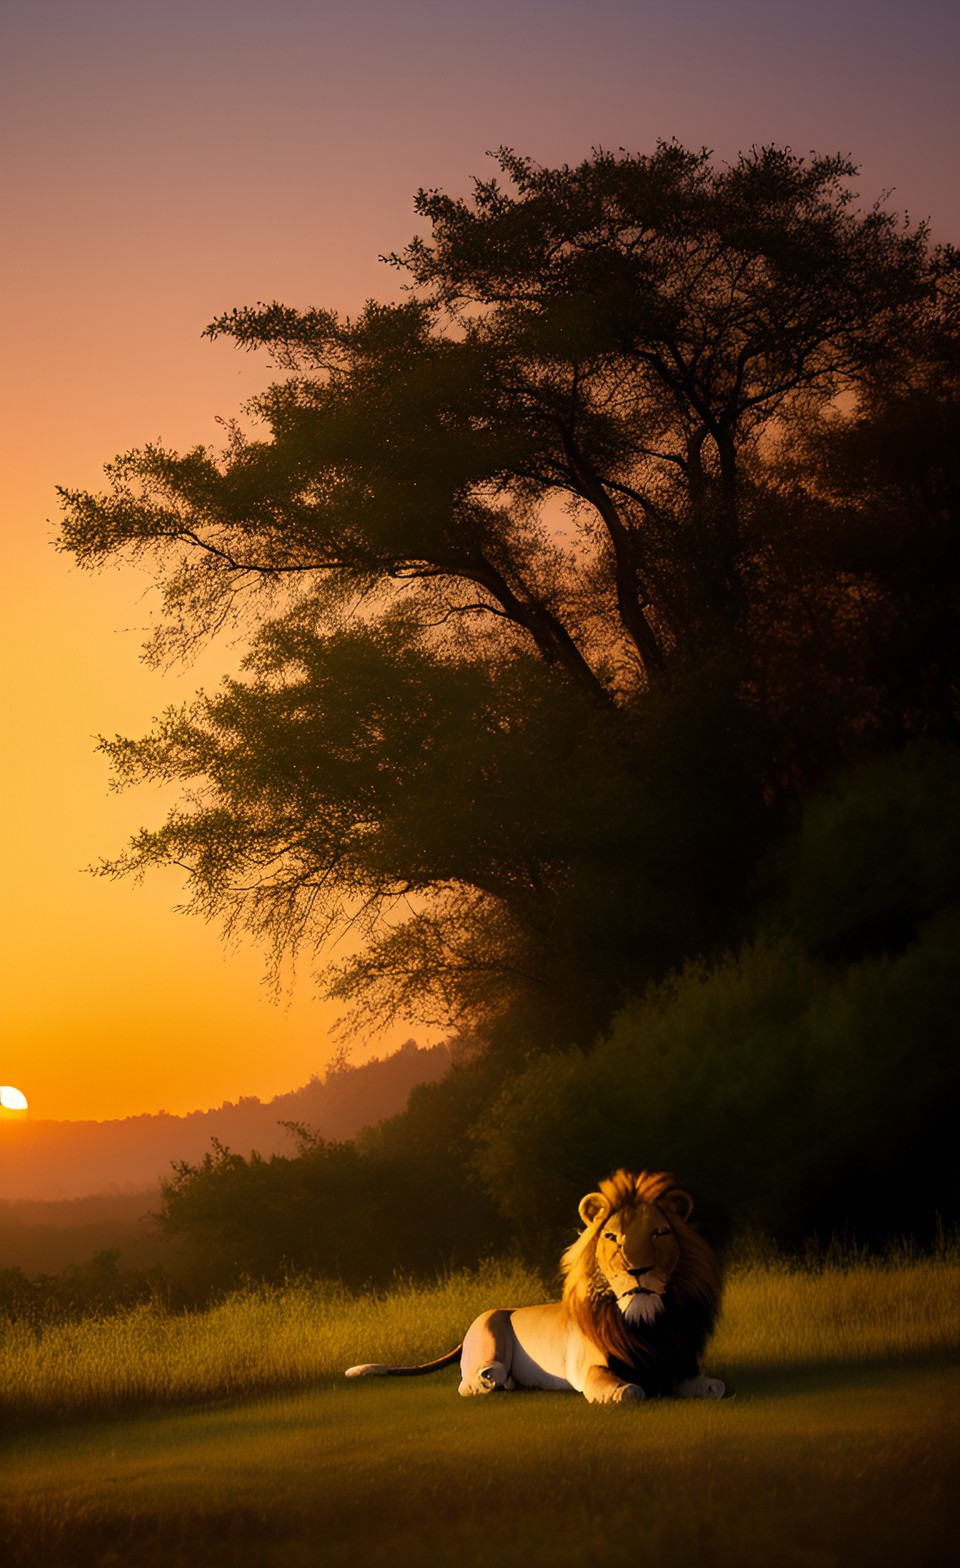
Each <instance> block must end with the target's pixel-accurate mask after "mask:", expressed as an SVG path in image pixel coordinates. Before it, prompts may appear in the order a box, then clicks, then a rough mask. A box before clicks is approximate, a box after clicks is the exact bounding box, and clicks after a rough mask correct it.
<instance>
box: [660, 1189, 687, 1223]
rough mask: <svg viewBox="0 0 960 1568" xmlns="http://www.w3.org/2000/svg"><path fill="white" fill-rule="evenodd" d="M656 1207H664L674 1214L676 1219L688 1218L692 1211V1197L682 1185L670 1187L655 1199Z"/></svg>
mask: <svg viewBox="0 0 960 1568" xmlns="http://www.w3.org/2000/svg"><path fill="white" fill-rule="evenodd" d="M657 1208H658V1209H666V1211H667V1213H668V1214H676V1216H677V1218H678V1219H681V1220H688V1219H689V1218H690V1216H691V1214H692V1213H693V1199H692V1198H691V1196H690V1194H689V1192H684V1190H683V1188H682V1187H671V1188H670V1191H669V1192H665V1193H664V1195H663V1197H662V1198H658V1199H657Z"/></svg>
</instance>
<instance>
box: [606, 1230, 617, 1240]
mask: <svg viewBox="0 0 960 1568" xmlns="http://www.w3.org/2000/svg"><path fill="white" fill-rule="evenodd" d="M603 1239H604V1241H616V1239H617V1238H616V1236H615V1235H614V1233H613V1231H612V1230H605V1231H604V1233H603Z"/></svg>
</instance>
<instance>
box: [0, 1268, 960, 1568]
mask: <svg viewBox="0 0 960 1568" xmlns="http://www.w3.org/2000/svg"><path fill="white" fill-rule="evenodd" d="M524 1283H526V1286H527V1288H528V1292H529V1291H534V1292H535V1291H536V1288H537V1282H536V1281H535V1280H531V1279H530V1278H529V1277H528V1276H522V1275H516V1276H515V1277H514V1278H513V1279H512V1280H511V1279H510V1278H509V1277H508V1278H506V1279H500V1280H499V1281H498V1280H496V1279H493V1278H491V1277H489V1276H488V1277H487V1278H484V1279H479V1280H478V1279H472V1280H467V1279H465V1278H463V1277H461V1278H459V1279H457V1280H451V1281H448V1282H447V1283H446V1284H445V1285H441V1286H439V1287H437V1289H436V1290H435V1291H426V1292H414V1291H412V1290H411V1291H407V1292H404V1291H399V1292H396V1293H393V1294H391V1296H390V1297H389V1298H385V1299H384V1300H383V1301H381V1302H379V1303H378V1304H376V1305H375V1306H374V1305H368V1304H364V1303H358V1302H356V1301H353V1302H351V1300H350V1298H348V1297H346V1296H344V1295H343V1294H342V1293H337V1292H330V1291H327V1292H323V1291H320V1292H319V1293H314V1296H313V1305H312V1309H311V1306H310V1299H311V1292H310V1290H309V1287H307V1286H305V1285H299V1286H294V1287H290V1289H289V1290H288V1291H286V1292H279V1293H271V1292H262V1293H248V1295H247V1296H245V1297H241V1298H238V1299H237V1300H235V1301H234V1302H232V1303H231V1302H227V1303H225V1304H224V1305H223V1306H222V1307H220V1308H218V1309H216V1310H215V1311H214V1312H212V1313H209V1314H204V1315H202V1316H201V1317H197V1318H187V1319H184V1318H181V1319H167V1320H163V1319H162V1318H161V1317H160V1316H159V1315H156V1321H155V1323H154V1328H153V1333H154V1338H153V1341H152V1344H153V1349H152V1351H151V1350H150V1349H149V1348H148V1349H146V1350H145V1349H144V1346H145V1345H147V1343H148V1342H147V1340H146V1339H145V1338H144V1329H143V1321H142V1313H141V1314H140V1315H137V1314H131V1315H130V1316H129V1318H128V1319H126V1320H125V1319H118V1320H116V1321H115V1322H114V1324H113V1327H112V1330H111V1333H112V1338H111V1339H110V1340H109V1343H108V1342H107V1341H105V1340H103V1339H102V1338H101V1340H100V1341H99V1354H100V1360H99V1361H97V1359H96V1356H95V1354H94V1350H95V1348H96V1345H95V1341H96V1333H95V1331H96V1330H97V1329H98V1328H99V1329H100V1330H105V1329H106V1328H107V1326H108V1325H99V1326H98V1325H90V1324H78V1325H73V1333H74V1341H73V1344H72V1347H71V1344H70V1343H69V1338H68V1336H69V1333H70V1329H69V1327H68V1326H65V1327H63V1328H62V1329H60V1330H58V1331H57V1334H58V1335H59V1337H58V1338H56V1340H55V1341H54V1340H49V1341H48V1342H47V1343H46V1346H45V1343H44V1340H45V1336H44V1334H43V1333H42V1332H41V1333H40V1334H39V1335H34V1336H33V1337H34V1345H35V1355H34V1359H33V1362H32V1363H30V1364H28V1366H27V1369H26V1372H24V1371H23V1370H21V1380H20V1383H19V1385H18V1391H17V1394H16V1397H15V1398H13V1397H12V1396H11V1394H10V1390H9V1385H6V1386H7V1390H8V1402H7V1409H6V1413H7V1417H8V1420H10V1421H15V1422H16V1423H17V1425H18V1427H19V1430H18V1431H15V1433H14V1435H13V1437H12V1438H11V1439H10V1440H9V1441H8V1443H7V1445H6V1452H5V1456H4V1472H3V1473H4V1486H3V1498H2V1503H0V1517H2V1523H3V1530H4V1537H5V1545H6V1547H7V1553H6V1557H7V1561H9V1562H10V1563H11V1564H17V1565H30V1568H34V1565H38V1568H39V1565H40V1564H43V1565H44V1568H47V1565H49V1568H59V1565H63V1568H72V1565H74V1564H76V1565H77V1568H79V1565H81V1564H83V1565H84V1568H86V1565H103V1568H108V1565H114V1568H115V1565H124V1568H126V1565H128V1564H129V1565H131V1568H134V1565H136V1568H161V1565H164V1568H166V1565H180V1564H184V1565H185V1564H187V1563H189V1564H190V1565H191V1568H197V1565H199V1568H203V1565H206V1564H210V1565H217V1564H224V1565H230V1568H233V1565H237V1568H246V1565H251V1568H252V1565H259V1564H263V1565H274V1564H278V1565H279V1564H284V1565H291V1568H299V1565H300V1564H314V1563H316V1564H347V1563H350V1564H356V1565H358V1568H364V1565H366V1564H373V1563H377V1564H380V1563H381V1562H386V1561H389V1562H390V1563H391V1564H398V1563H400V1564H406V1563H410V1564H414V1563H424V1564H431V1565H433V1564H436V1565H440V1564H448V1563H449V1564H454V1563H456V1564H462V1565H464V1568H485V1565H487V1564H489V1565H491V1568H493V1565H494V1564H500V1563H502V1564H507V1565H517V1568H520V1565H528V1564H529V1565H531V1568H539V1565H541V1564H543V1565H547V1564H553V1565H570V1568H574V1565H576V1568H579V1565H586V1564H592V1563H594V1562H599V1563H604V1562H606V1563H615V1562H619V1561H620V1560H621V1559H623V1558H625V1557H627V1556H630V1557H638V1558H640V1559H641V1560H642V1561H647V1560H648V1559H649V1558H650V1557H651V1556H652V1557H653V1558H655V1559H658V1560H661V1561H663V1560H666V1561H668V1562H669V1563H670V1564H671V1565H678V1568H680V1565H683V1568H685V1565H687V1564H690V1565H691V1568H692V1565H694V1564H697V1565H704V1568H710V1565H718V1568H719V1565H727V1564H729V1565H731V1568H733V1565H737V1568H760V1565H761V1564H762V1565H764V1568H768V1565H772V1564H784V1565H787V1568H794V1565H795V1568H819V1565H821V1564H822V1565H829V1564H834V1563H835V1564H838V1565H839V1564H841V1563H843V1564H844V1565H845V1568H846V1565H847V1564H850V1563H852V1562H855V1563H858V1564H860V1563H863V1564H869V1565H876V1568H886V1565H887V1564H889V1565H891V1568H893V1565H894V1564H897V1565H900V1564H902V1563H904V1562H909V1563H916V1564H927V1563H930V1564H933V1563H938V1564H939V1563H941V1562H942V1561H943V1560H944V1559H948V1558H949V1557H950V1556H952V1550H953V1542H954V1538H955V1535H956V1524H955V1518H954V1515H955V1512H956V1504H955V1496H956V1487H957V1481H958V1479H960V1477H958V1475H957V1458H958V1450H960V1442H958V1431H960V1428H958V1416H957V1412H958V1409H960V1363H958V1346H960V1269H958V1268H957V1267H956V1266H946V1265H935V1264H927V1265H922V1264H914V1265H912V1266H909V1267H902V1268H899V1269H885V1270H881V1269H867V1268H853V1269H848V1270H843V1271H827V1272H821V1273H818V1274H812V1275H808V1274H803V1273H799V1274H798V1273H787V1272H777V1271H770V1270H763V1269H753V1270H746V1271H743V1272H741V1273H740V1274H738V1275H735V1276H734V1278H733V1280H732V1281H731V1284H730V1287H729V1292H728V1298H727V1305H726V1311H725V1316H724V1320H723V1323H722V1325H721V1329H720V1331H719V1333H718V1335H717V1337H716V1339H715V1341H714V1344H713V1346H712V1347H711V1349H710V1352H709V1355H708V1367H709V1370H711V1371H715V1372H718V1373H719V1374H720V1375H722V1376H726V1377H727V1378H728V1380H729V1381H730V1382H731V1383H733V1384H734V1386H735V1387H736V1389H737V1398H736V1399H735V1400H733V1401H724V1402H723V1403H721V1404H713V1403H704V1404H699V1403H696V1404H684V1403H674V1402H672V1401H661V1402H652V1403H649V1404H647V1405H641V1406H633V1407H616V1406H615V1407H591V1406H588V1405H587V1404H586V1402H585V1401H584V1400H582V1399H580V1398H579V1397H577V1396H575V1395H563V1394H556V1395H551V1394H517V1395H505V1396H498V1397H495V1398H490V1399H486V1400H461V1399H459V1398H458V1397H457V1394H456V1383H457V1375H456V1372H455V1370H452V1369H451V1370H450V1371H447V1372H443V1373H439V1374H437V1375H435V1376H434V1377H431V1378H429V1379H424V1380H422V1381H421V1380H417V1381H416V1382H395V1381H380V1380H377V1381H371V1382H361V1383H345V1382H343V1381H342V1379H341V1378H340V1377H339V1373H340V1371H341V1369H342V1367H343V1366H344V1365H346V1364H348V1363H349V1362H350V1361H352V1360H356V1359H359V1358H362V1359H379V1358H380V1357H381V1356H383V1357H393V1356H401V1357H402V1356H406V1355H409V1354H413V1355H420V1354H425V1353H428V1352H436V1351H437V1350H440V1349H443V1348H446V1347H447V1346H448V1344H450V1343H452V1342H455V1341H456V1339H457V1338H458V1337H459V1334H460V1331H461V1329H462V1327H463V1326H464V1324H463V1321H462V1318H463V1315H464V1314H463V1310H462V1308H461V1303H463V1306H464V1307H465V1308H466V1313H467V1315H469V1313H470V1312H472V1311H474V1310H475V1309H476V1307H477V1305H478V1304H491V1302H492V1300H493V1299H501V1300H504V1299H507V1298H506V1297H504V1296H501V1295H500V1291H499V1289H498V1288H497V1287H498V1286H503V1287H508V1286H510V1285H511V1284H512V1286H513V1292H514V1293H513V1296H512V1297H511V1299H520V1294H521V1293H523V1290H524ZM491 1290H493V1291H494V1296H491V1294H490V1292H491ZM467 1298H471V1299H469V1300H468V1299H467ZM451 1319H453V1320H455V1322H451V1321H450V1320H451ZM164 1321H165V1322H166V1329H164V1327H163V1324H164ZM423 1321H426V1323H427V1329H426V1331H425V1332H424V1331H423V1330H422V1329H421V1327H420V1325H421V1323H422V1322H423ZM244 1324H246V1338H244V1334H243V1332H241V1330H242V1327H243V1325H244ZM124 1325H126V1331H127V1333H128V1340H127V1343H126V1346H125V1345H124V1343H123V1332H124ZM285 1325H286V1326H285ZM167 1332H168V1333H169V1337H168V1338H167V1340H166V1344H165V1348H164V1347H163V1336H164V1333H167ZM304 1333H308V1345H307V1348H306V1350H304V1349H303V1347H302V1346H301V1347H300V1349H299V1350H298V1351H297V1355H298V1356H299V1360H297V1358H296V1357H293V1355H292V1351H293V1350H294V1349H296V1347H297V1345H298V1344H299V1341H300V1339H301V1338H302V1336H303V1334H304ZM177 1335H181V1336H186V1337H185V1338H181V1339H179V1340H178V1339H177V1338H176V1336H177ZM65 1336H67V1337H65ZM85 1336H86V1339H85ZM91 1336H93V1337H92V1338H91ZM425 1339H426V1340H427V1341H429V1342H428V1343H425V1342H424V1340H425ZM13 1340H14V1341H15V1342H16V1343H15V1344H13V1345H10V1346H8V1349H9V1350H11V1351H12V1353H13V1355H14V1356H15V1357H16V1358H17V1359H18V1360H20V1361H21V1367H22V1360H21V1358H22V1356H23V1353H24V1351H25V1349H26V1347H25V1345H24V1343H23V1342H22V1340H20V1339H19V1338H18V1335H17V1333H13ZM288 1341H289V1345H290V1350H291V1353H290V1355H288V1354H287V1352H285V1351H284V1349H283V1347H284V1345H285V1344H287V1343H288ZM228 1343H229V1346H230V1348H229V1349H227V1348H226V1347H227V1345H228ZM218 1345H219V1347H220V1354H219V1360H218V1358H217V1355H215V1354H214V1353H213V1352H214V1351H215V1349H216V1347H217V1346H218ZM91 1346H93V1347H94V1348H93V1349H92V1348H91ZM178 1346H179V1347H180V1350H181V1351H182V1360H181V1363H179V1364H178V1362H177V1351H178ZM187 1346H190V1347H192V1349H191V1355H190V1356H189V1357H188V1356H187V1354H186V1347H187ZM244 1346H245V1354H244V1355H243V1357H241V1359H242V1361H243V1367H244V1368H245V1370H244V1372H243V1374H242V1375H239V1374H238V1376H237V1377H236V1378H234V1379H233V1382H232V1385H231V1382H230V1379H227V1380H226V1384H225V1383H224V1371H225V1361H226V1362H229V1361H230V1358H231V1357H232V1356H233V1355H237V1354H239V1352H240V1350H242V1349H244ZM256 1346H259V1352H260V1360H259V1362H258V1360H257V1354H256V1350H255V1347H256ZM137 1347H139V1348H137ZM71 1349H72V1352H73V1362H71V1359H70V1358H71ZM18 1353H19V1354H18ZM271 1356H272V1359H271ZM85 1357H86V1360H85ZM151 1357H152V1358H153V1363H155V1364H151ZM125 1358H126V1360H125ZM205 1358H206V1361H205ZM27 1359H28V1363H29V1357H28V1358H27ZM165 1359H166V1361H167V1365H168V1383H167V1385H162V1384H161V1385H159V1386H158V1384H157V1375H158V1369H159V1367H160V1366H161V1365H162V1363H163V1361H164V1360H165ZM136 1361H139V1362H140V1363H141V1372H142V1376H141V1380H140V1383H139V1385H138V1384H136V1380H135V1378H134V1377H133V1371H134V1364H135V1362H136ZM10 1365H11V1363H10V1362H9V1361H8V1362H7V1363H6V1367H5V1375H6V1374H7V1373H9V1371H10ZM31 1365H32V1368H33V1370H32V1372H31V1371H30V1367H31ZM258 1366H259V1371H258ZM190 1367H192V1369H193V1370H192V1372H190V1374H189V1376H187V1372H188V1370H189V1368H190ZM205 1368H206V1370H205ZM28 1373H29V1374H30V1375H29V1376H28V1375H27V1374H28ZM31 1378H32V1381H31ZM178 1378H179V1381H178ZM191 1379H192V1381H191ZM266 1383H272V1391H271V1392H267V1391H266V1388H265V1384H266ZM58 1386H59V1388H60V1399H59V1403H58V1402H57V1401H56V1400H55V1399H54V1397H53V1395H54V1393H55V1390H56V1388H57V1387H58ZM138 1387H139V1390H140V1391H139V1393H138V1392H137V1388H138ZM201 1387H202V1388H203V1389H204V1390H205V1391H204V1392H201ZM201 1398H202V1399H203V1400H204V1403H203V1404H193V1405H191V1404H186V1403H184V1401H186V1400H189V1399H194V1400H199V1399H201ZM164 1401H165V1404H164ZM111 1409H112V1410H115V1411H119V1412H123V1413H122V1414H114V1415H109V1414H107V1412H108V1411H110V1410H111Z"/></svg>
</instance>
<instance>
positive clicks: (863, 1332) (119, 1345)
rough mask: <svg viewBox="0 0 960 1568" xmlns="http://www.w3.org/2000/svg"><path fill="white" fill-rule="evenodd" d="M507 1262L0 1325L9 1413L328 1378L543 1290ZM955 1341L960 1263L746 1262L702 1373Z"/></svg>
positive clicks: (436, 1347)
mask: <svg viewBox="0 0 960 1568" xmlns="http://www.w3.org/2000/svg"><path fill="white" fill-rule="evenodd" d="M550 1294H551V1290H550V1287H548V1286H546V1285H545V1284H544V1282H543V1281H542V1280H541V1279H540V1278H539V1277H538V1276H537V1275H536V1274H534V1273H531V1272H530V1271H529V1270H527V1269H525V1268H523V1267H522V1266H521V1265H519V1264H512V1265H511V1264H502V1265H501V1264H497V1265H488V1266H487V1267H485V1268H483V1269H480V1270H477V1271H474V1272H466V1271H463V1272H459V1273H455V1274H450V1275H448V1276H446V1277H445V1278H443V1279H441V1280H439V1281H438V1282H436V1283H435V1284H432V1285H414V1284H403V1283H399V1284H397V1285H396V1286H395V1287H394V1288H393V1289H391V1290H390V1291H389V1292H385V1293H382V1294H376V1293H372V1292H371V1293H366V1294H364V1293H352V1292H348V1291H346V1290H344V1289H343V1288H341V1287H339V1286H336V1285H332V1284H329V1283H326V1282H321V1281H311V1280H304V1279H300V1280H292V1281H290V1282H289V1283H287V1284H285V1285H283V1286H278V1287H254V1286H251V1287H248V1288H246V1289H244V1290H240V1291H238V1292H236V1293H235V1294H234V1295H232V1296H230V1297H229V1298H228V1299H227V1300H225V1301H223V1302H222V1303H220V1304H219V1305H217V1306H214V1307H211V1308H209V1309H208V1310H206V1311H203V1312H195V1313H184V1314H181V1315H179V1316H176V1315H168V1314H166V1313H165V1312H164V1311H163V1310H162V1308H160V1307H159V1306H156V1305H151V1304H144V1305H139V1306H136V1307H134V1308H132V1309H130V1310H128V1311H125V1312H122V1313H119V1314H116V1315H113V1316H105V1317H100V1318H89V1319H85V1320H82V1321H81V1322H73V1323H50V1324H46V1325H41V1326H39V1327H34V1326H32V1325H27V1324H24V1323H16V1322H7V1323H3V1324H0V1411H2V1412H3V1414H4V1416H5V1417H6V1419H7V1421H8V1422H14V1423H15V1422H18V1421H23V1420H27V1421H30V1422H31V1423H32V1422H37V1421H40V1422H43V1421H45V1420H47V1419H55V1418H62V1417H72V1416H78V1415H84V1414H109V1413H114V1412H119V1411H123V1410H131V1409H142V1408H150V1407H157V1406H164V1405H168V1406H169V1405H184V1404H193V1403H207V1402H211V1401H217V1400H229V1399H238V1398H245V1397H248V1396H251V1395H255V1394H257V1393H263V1392H266V1391H268V1390H272V1389H280V1388H298V1387H304V1386H307V1385H310V1384H315V1383H317V1382H318V1381H320V1380H322V1379H325V1378H334V1377H336V1378H339V1377H340V1375H341V1374H342V1372H343V1370H344V1368H345V1367H347V1366H350V1365H351V1364H352V1363H354V1362H358V1361H387V1362H390V1361H395V1362H400V1363H416V1362H418V1361H424V1360H430V1359H432V1358H433V1357H435V1356H437V1355H439V1354H442V1352H444V1351H445V1350H449V1349H451V1348H452V1347H453V1346H454V1345H456V1344H457V1343H458V1341H459V1340H460V1339H461V1338H462V1336H463V1333H464V1330H465V1329H466V1327H467V1326H468V1324H469V1323H470V1321H471V1320H472V1318H473V1317H475V1316H476V1314H477V1313H478V1312H480V1311H482V1310H483V1309H484V1308H486V1307H490V1306H495V1305H503V1306H522V1305H524V1304H526V1303H528V1302H532V1301H542V1300H545V1299H549V1297H550ZM958 1348H960V1264H958V1263H957V1262H954V1261H941V1262H937V1261H931V1260H928V1261H926V1262H921V1261H916V1260H914V1261H907V1262H904V1263H901V1264H899V1265H887V1266H885V1267H879V1266H877V1265H870V1264H868V1263H864V1262H858V1263H855V1264H853V1265H852V1266H848V1267H838V1266H826V1267H822V1266H821V1267H818V1268H815V1269H808V1270H806V1271H804V1270H797V1269H796V1268H787V1267H786V1266H784V1265H782V1264H779V1263H777V1262H776V1261H775V1260H774V1261H770V1262H767V1263H754V1264H744V1265H741V1266H740V1267H738V1268H736V1269H734V1271H733V1272H732V1275H731V1277H730V1279H729V1282H728V1285H727V1289H726V1294H725V1301H724V1311H723V1316H722V1319H721V1322H720V1325H719V1328H718V1331H717V1333H716V1335H715V1336H714V1339H713V1341H712V1343H711V1345H710V1346H709V1347H708V1352H707V1364H708V1367H709V1369H710V1370H711V1371H715V1372H717V1373H718V1374H719V1375H721V1376H723V1375H724V1373H725V1372H727V1371H728V1370H729V1371H733V1373H734V1375H735V1373H736V1369H738V1368H739V1369H743V1368H746V1367H753V1366H765V1367H772V1366H783V1367H797V1366H805V1365H814V1364H823V1363H831V1362H836V1363H840V1362H844V1363H850V1362H856V1361H867V1360H875V1359H878V1358H886V1359H891V1360H892V1359H904V1358H915V1357H920V1356H926V1355H942V1354H945V1353H949V1352H951V1351H956V1350H957V1349H958Z"/></svg>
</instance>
